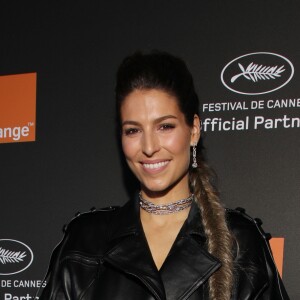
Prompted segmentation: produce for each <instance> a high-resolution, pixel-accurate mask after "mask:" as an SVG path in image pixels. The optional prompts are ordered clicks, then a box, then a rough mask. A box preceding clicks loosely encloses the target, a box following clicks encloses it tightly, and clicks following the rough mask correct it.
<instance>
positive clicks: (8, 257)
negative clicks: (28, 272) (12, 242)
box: [0, 247, 26, 265]
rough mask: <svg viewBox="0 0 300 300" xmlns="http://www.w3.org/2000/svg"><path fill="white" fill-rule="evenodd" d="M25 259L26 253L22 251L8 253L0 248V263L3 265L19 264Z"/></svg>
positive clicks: (8, 251)
mask: <svg viewBox="0 0 300 300" xmlns="http://www.w3.org/2000/svg"><path fill="white" fill-rule="evenodd" d="M24 257H26V252H25V251H23V252H21V251H18V252H16V251H10V250H6V249H4V248H2V247H0V263H2V264H3V265H5V264H7V263H19V262H21V261H23V260H24Z"/></svg>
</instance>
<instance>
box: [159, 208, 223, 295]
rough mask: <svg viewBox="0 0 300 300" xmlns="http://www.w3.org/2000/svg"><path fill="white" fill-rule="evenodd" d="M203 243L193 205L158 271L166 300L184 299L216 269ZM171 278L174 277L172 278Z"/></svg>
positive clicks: (202, 231)
mask: <svg viewBox="0 0 300 300" xmlns="http://www.w3.org/2000/svg"><path fill="white" fill-rule="evenodd" d="M205 241H206V238H205V235H204V230H203V227H202V223H201V216H200V213H199V209H198V207H197V204H196V203H193V204H192V207H191V210H190V213H189V216H188V219H187V220H186V221H185V223H184V225H183V227H182V228H181V230H180V232H179V234H178V236H177V238H176V240H175V242H174V245H173V247H172V249H171V251H170V253H169V255H168V257H167V259H166V260H165V262H164V264H163V266H162V268H161V269H160V275H161V278H162V280H163V283H164V287H165V292H166V298H167V299H178V300H181V299H188V298H189V296H190V295H191V294H192V293H193V292H194V291H195V290H196V289H197V288H198V287H199V286H200V285H201V284H203V283H204V282H205V281H207V280H208V278H209V277H210V276H211V275H212V274H213V273H214V272H215V271H216V270H218V269H219V268H220V266H221V263H220V262H219V260H218V259H216V258H215V257H213V256H212V255H210V254H209V253H208V252H207V251H206V250H205V246H204V245H205ZM174 274H178V275H177V276H176V277H174Z"/></svg>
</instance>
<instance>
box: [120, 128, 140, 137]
mask: <svg viewBox="0 0 300 300" xmlns="http://www.w3.org/2000/svg"><path fill="white" fill-rule="evenodd" d="M138 132H139V129H137V128H127V129H125V130H124V134H125V135H133V134H136V133H138Z"/></svg>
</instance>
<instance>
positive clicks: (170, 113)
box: [40, 52, 288, 300]
mask: <svg viewBox="0 0 300 300" xmlns="http://www.w3.org/2000/svg"><path fill="white" fill-rule="evenodd" d="M116 102H117V115H118V120H119V127H120V132H121V141H122V148H123V153H124V156H125V158H126V161H127V163H128V166H129V167H130V169H131V171H132V172H133V174H134V175H135V176H136V178H137V179H138V180H139V182H140V192H139V194H138V195H137V196H136V197H135V199H133V200H131V201H129V202H128V203H127V204H125V206H123V207H121V208H108V209H103V210H98V211H93V212H89V213H84V214H81V215H80V216H79V217H76V218H75V219H74V220H72V221H71V223H70V224H69V226H68V228H67V229H66V233H65V236H64V239H63V241H62V242H61V243H60V245H59V246H58V247H57V248H56V250H55V251H54V253H53V255H52V259H51V263H50V268H49V273H48V276H47V287H46V288H45V290H44V291H43V294H42V296H41V298H40V299H51V300H52V299H57V300H58V299H59V300H63V299H72V300H75V299H101V300H106V299H109V300H112V299H140V300H150V299H168V300H175V299H189V300H196V299H197V300H201V299H210V300H228V299H239V300H240V299H263V300H266V299H269V300H276V299H288V296H287V294H286V292H285V289H284V287H283V285H282V282H281V279H280V277H279V275H278V272H277V270H276V267H275V265H274V261H273V258H272V254H271V252H270V248H269V245H268V242H267V241H266V239H265V235H264V233H263V231H262V229H261V228H260V227H259V224H257V222H256V221H254V220H253V219H251V218H250V217H249V216H247V215H246V214H245V213H244V212H243V211H242V210H225V209H224V208H223V206H222V205H221V204H220V201H219V197H218V193H217V191H216V190H215V188H214V186H213V185H212V176H211V175H212V174H211V171H210V169H209V168H208V167H207V165H206V164H205V163H204V161H203V159H202V157H201V151H200V149H199V147H198V149H197V144H198V142H199V139H200V119H199V114H198V106H199V103H198V97H197V95H196V92H195V89H194V84H193V79H192V76H191V74H190V73H189V71H188V69H187V67H186V65H185V64H184V62H183V61H182V60H181V59H179V58H176V57H173V56H171V55H169V54H166V53H161V52H155V53H151V54H146V55H143V54H141V53H137V54H134V55H133V56H130V57H128V58H126V59H125V60H124V61H123V63H122V64H121V66H120V68H119V71H118V75H117V85H116Z"/></svg>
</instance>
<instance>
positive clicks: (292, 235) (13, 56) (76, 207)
mask: <svg viewBox="0 0 300 300" xmlns="http://www.w3.org/2000/svg"><path fill="white" fill-rule="evenodd" d="M40 2H41V1H40ZM299 11H300V4H298V3H297V2H296V1H295V2H288V1H281V0H273V1H259V0H253V1H237V0H231V1H229V0H228V1H214V0H213V1H212V0H210V1H185V2H183V1H173V2H170V1H168V2H167V1H166V2H162V1H144V2H139V1H130V2H128V1H126V2H125V1H119V0H118V1H112V2H109V3H108V2H106V3H103V2H101V1H63V2H61V3H50V2H46V1H44V2H42V3H36V2H34V1H24V2H19V3H14V2H9V1H2V2H1V4H0V25H1V36H0V39H1V47H0V161H1V163H0V190H1V202H0V203H1V204H0V205H1V209H0V300H21V299H35V296H34V295H35V294H36V292H37V289H39V288H43V286H44V284H43V277H44V274H45V272H46V270H47V266H48V262H49V257H50V255H51V252H52V249H53V248H54V246H55V245H56V244H57V243H58V242H59V241H60V239H61V238H62V230H61V229H62V227H63V225H64V224H65V223H68V222H69V221H70V220H71V219H72V218H73V217H74V215H75V214H76V212H78V211H81V212H83V211H87V210H89V209H90V208H91V207H97V208H101V207H105V206H109V205H122V204H124V203H125V202H126V201H127V200H128V199H129V198H130V195H131V193H132V191H133V190H134V189H135V182H134V180H133V179H132V177H131V175H130V173H129V171H128V170H127V169H126V167H125V164H124V161H123V159H122V155H121V153H120V149H119V143H118V141H117V138H116V135H115V116H114V84H115V74H116V70H117V67H118V64H119V63H120V62H121V60H122V59H123V58H124V57H125V56H126V55H129V54H131V53H133V52H134V51H136V50H146V51H148V50H151V49H159V50H165V51H168V52H171V53H173V54H175V55H177V56H180V57H182V58H183V59H184V60H185V61H186V62H187V64H188V66H189V68H190V70H191V72H192V74H193V76H194V80H195V85H196V87H197V90H198V93H199V96H200V100H201V106H200V108H199V110H200V113H201V119H202V139H203V145H204V147H205V154H206V157H207V160H208V162H209V163H210V165H211V166H212V167H213V168H214V169H215V170H216V172H217V174H218V177H219V179H218V186H219V189H220V192H221V195H222V199H223V202H224V204H225V205H226V206H227V207H231V208H235V207H243V208H245V209H246V212H247V213H248V214H250V215H251V216H253V217H259V218H260V219H262V221H263V227H264V229H265V231H267V232H270V233H271V234H272V236H273V238H272V239H271V241H270V242H271V246H272V250H273V253H274V257H275V260H276V264H277V266H278V269H279V271H280V274H281V276H282V278H283V281H284V283H285V285H286V288H287V291H288V293H289V295H290V297H291V299H295V300H296V299H300V288H299V283H298V281H299V279H298V278H299V270H300V254H299V253H300V243H299V238H300V236H299V228H300V218H299V214H300V206H299V200H300V196H299V195H300V158H299V155H300V85H299V82H300V40H299V38H298V37H299V34H300V21H299V20H300V18H299Z"/></svg>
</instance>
